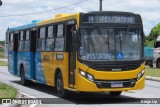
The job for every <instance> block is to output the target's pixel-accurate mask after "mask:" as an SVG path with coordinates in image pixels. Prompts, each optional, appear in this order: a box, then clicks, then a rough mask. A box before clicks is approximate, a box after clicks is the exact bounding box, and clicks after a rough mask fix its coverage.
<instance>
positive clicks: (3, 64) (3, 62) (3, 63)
mask: <svg viewBox="0 0 160 107" xmlns="http://www.w3.org/2000/svg"><path fill="white" fill-rule="evenodd" d="M0 66H8V62H7V61H2V60H0Z"/></svg>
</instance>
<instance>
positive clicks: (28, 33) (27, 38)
mask: <svg viewBox="0 0 160 107" xmlns="http://www.w3.org/2000/svg"><path fill="white" fill-rule="evenodd" d="M29 35H30V32H29V30H28V31H26V40H29Z"/></svg>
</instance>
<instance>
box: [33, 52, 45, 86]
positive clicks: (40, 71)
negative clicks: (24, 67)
mask: <svg viewBox="0 0 160 107" xmlns="http://www.w3.org/2000/svg"><path fill="white" fill-rule="evenodd" d="M35 57H36V80H37V81H38V82H40V83H43V84H46V78H45V75H44V68H43V65H42V58H41V53H40V52H36V56H35Z"/></svg>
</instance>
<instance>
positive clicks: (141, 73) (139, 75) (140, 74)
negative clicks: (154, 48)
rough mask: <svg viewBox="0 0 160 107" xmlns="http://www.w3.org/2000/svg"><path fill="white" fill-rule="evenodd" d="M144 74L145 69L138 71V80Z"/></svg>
mask: <svg viewBox="0 0 160 107" xmlns="http://www.w3.org/2000/svg"><path fill="white" fill-rule="evenodd" d="M143 75H144V70H143V71H141V72H140V73H138V75H137V80H139V79H141V78H142V76H143Z"/></svg>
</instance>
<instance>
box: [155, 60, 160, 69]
mask: <svg viewBox="0 0 160 107" xmlns="http://www.w3.org/2000/svg"><path fill="white" fill-rule="evenodd" d="M156 67H157V68H160V59H159V60H157V62H156Z"/></svg>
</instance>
